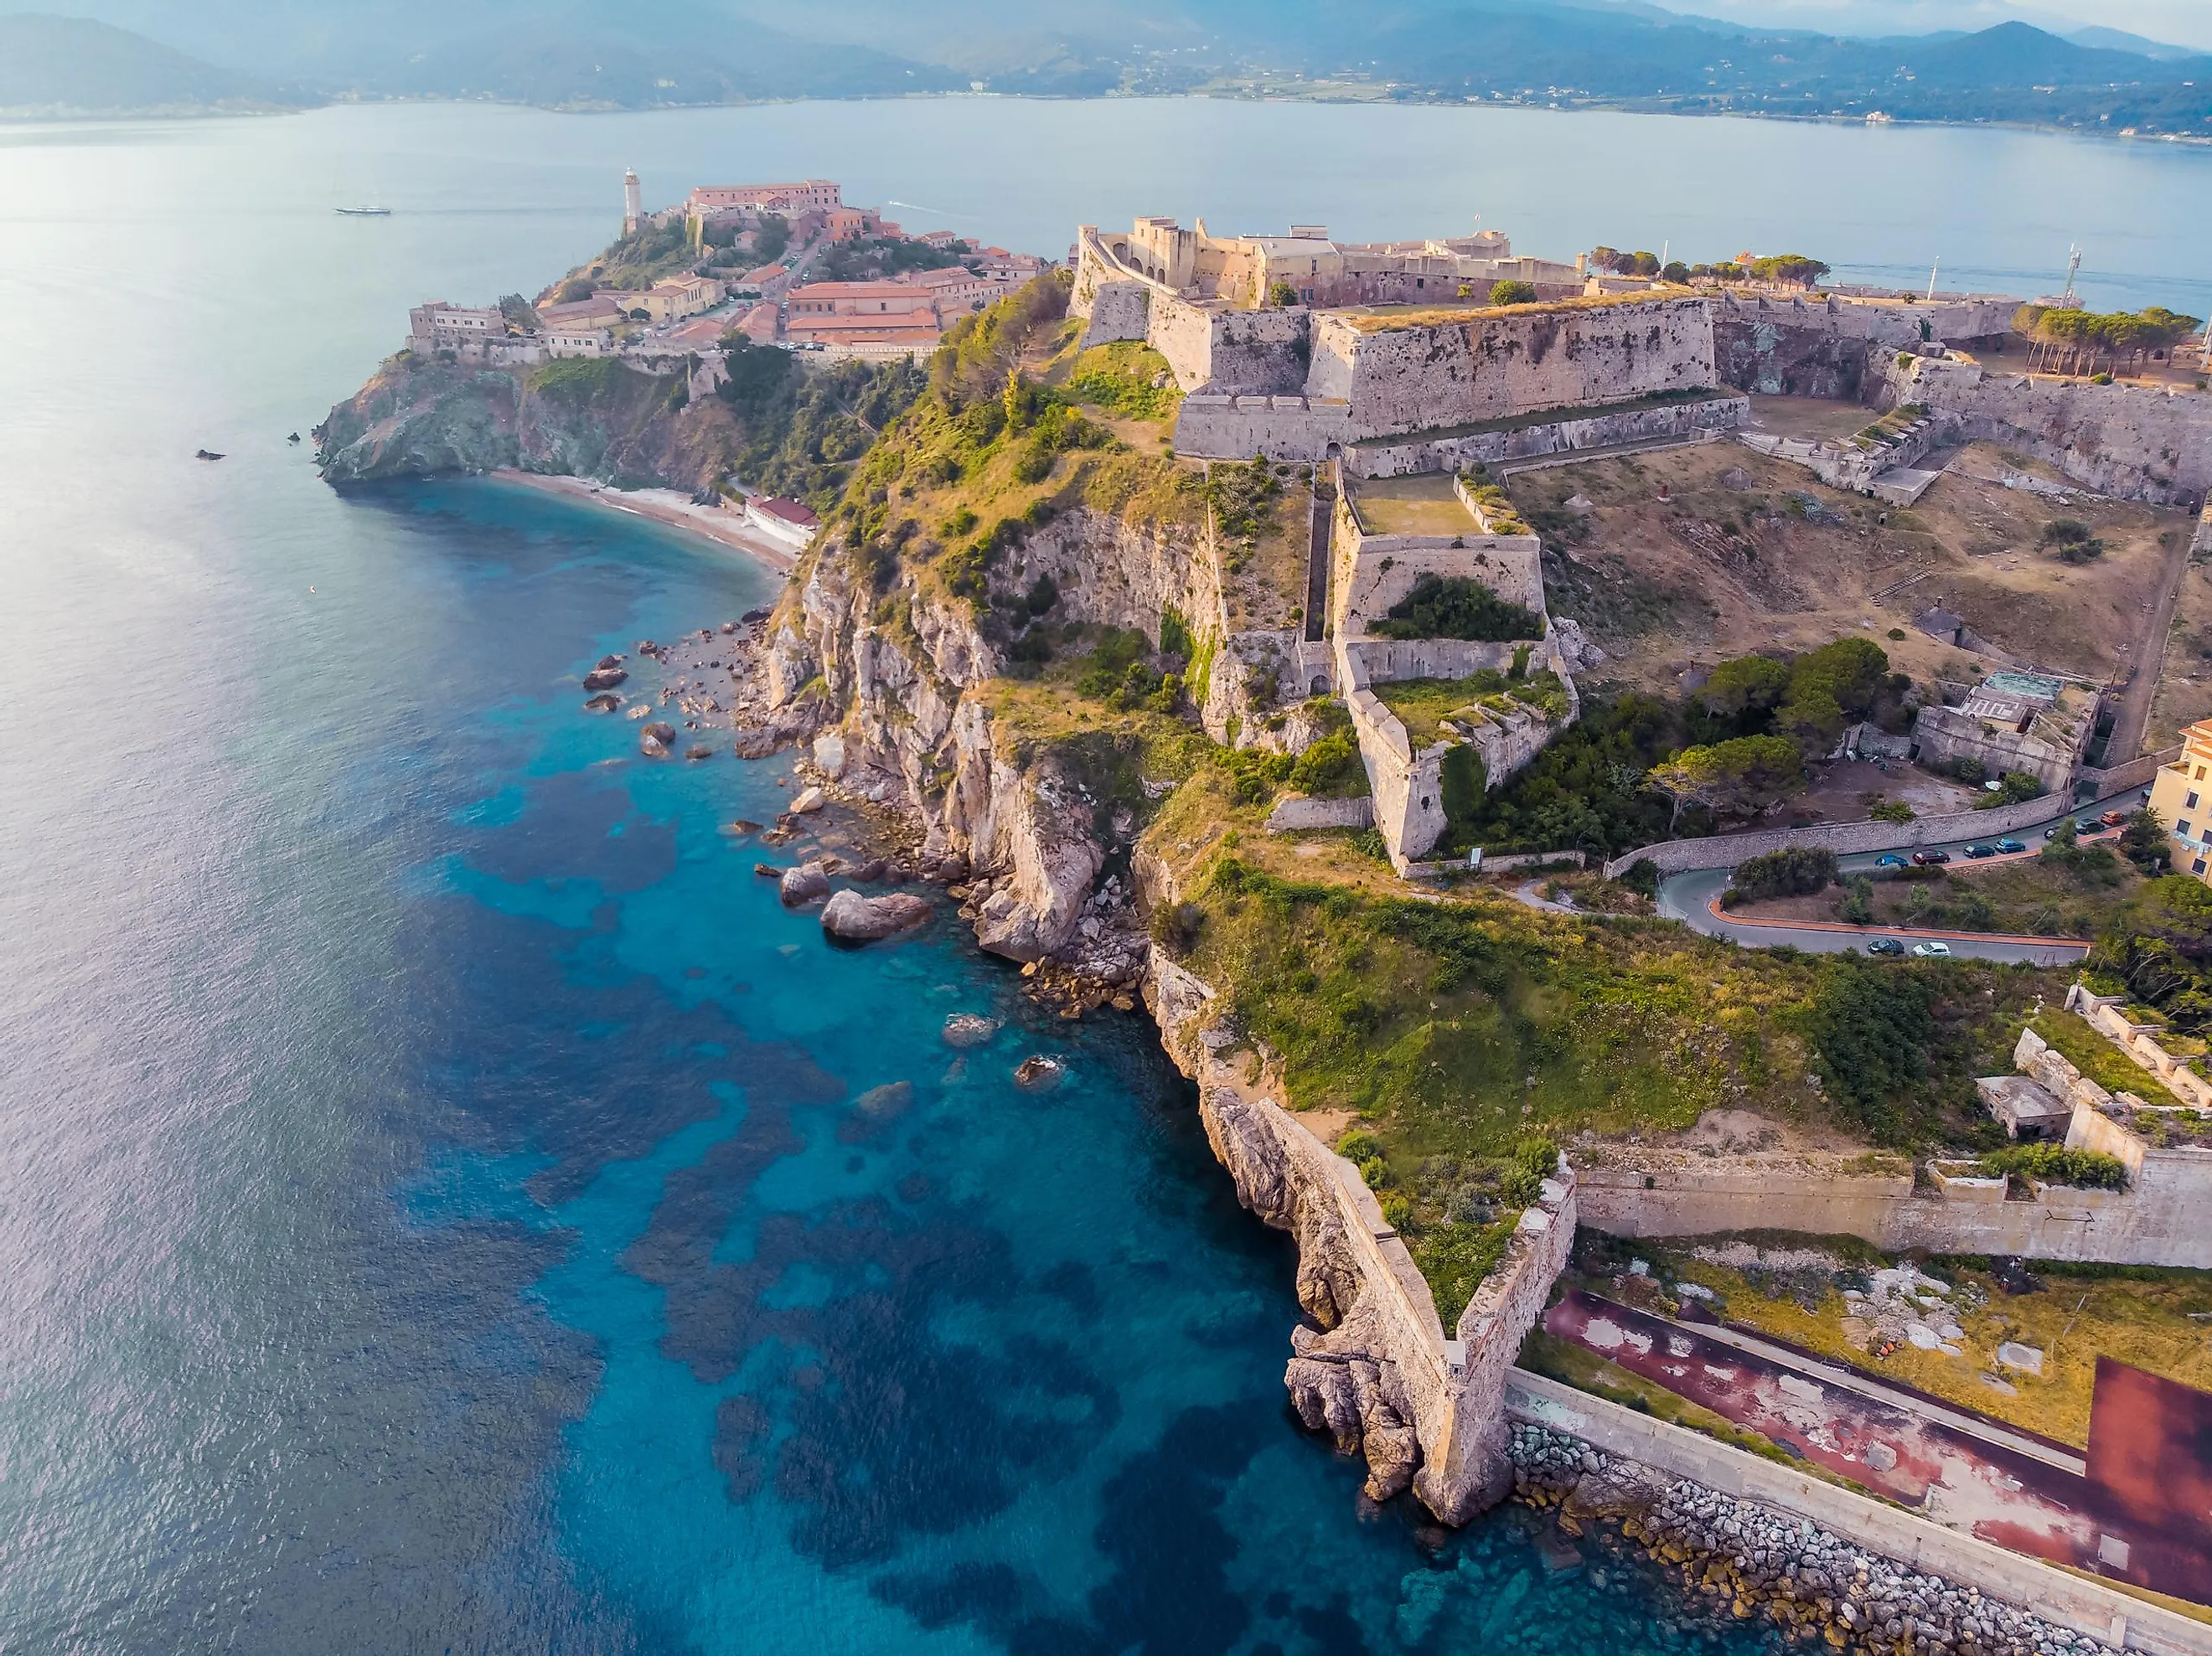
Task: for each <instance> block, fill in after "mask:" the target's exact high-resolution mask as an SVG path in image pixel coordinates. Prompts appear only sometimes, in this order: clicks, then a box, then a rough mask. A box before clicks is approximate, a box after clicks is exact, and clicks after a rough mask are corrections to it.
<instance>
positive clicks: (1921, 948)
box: [1912, 943, 1951, 961]
mask: <svg viewBox="0 0 2212 1656" xmlns="http://www.w3.org/2000/svg"><path fill="white" fill-rule="evenodd" d="M1912 952H1913V953H1914V954H1915V955H1918V956H1919V957H1920V958H1921V959H1922V960H1923V961H1948V960H1949V959H1950V958H1951V945H1950V944H1949V943H1915V944H1913V945H1912Z"/></svg>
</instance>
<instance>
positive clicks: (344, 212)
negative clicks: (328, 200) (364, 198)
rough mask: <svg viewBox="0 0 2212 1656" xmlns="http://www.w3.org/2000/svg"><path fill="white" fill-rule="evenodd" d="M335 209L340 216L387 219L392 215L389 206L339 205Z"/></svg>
mask: <svg viewBox="0 0 2212 1656" xmlns="http://www.w3.org/2000/svg"><path fill="white" fill-rule="evenodd" d="M335 210H336V211H337V214H338V215H339V216H340V217H341V218H349V219H388V218H390V217H391V216H392V209H390V208H389V207H340V208H337V209H335Z"/></svg>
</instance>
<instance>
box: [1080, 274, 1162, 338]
mask: <svg viewBox="0 0 2212 1656" xmlns="http://www.w3.org/2000/svg"><path fill="white" fill-rule="evenodd" d="M1151 310H1152V290H1151V289H1150V288H1147V287H1146V286H1145V284H1144V283H1143V282H1100V283H1099V284H1098V285H1097V287H1096V288H1093V289H1092V290H1091V302H1090V305H1089V306H1088V308H1087V309H1086V310H1085V312H1082V314H1083V315H1085V317H1086V318H1088V320H1087V325H1085V328H1084V330H1083V343H1082V346H1081V349H1084V350H1089V349H1091V347H1092V346H1093V345H1110V344H1112V343H1115V341H1116V340H1122V339H1142V338H1144V337H1146V334H1147V333H1148V332H1149V331H1151V327H1152V316H1151Z"/></svg>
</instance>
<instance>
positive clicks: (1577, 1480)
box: [1511, 1424, 2111, 1656]
mask: <svg viewBox="0 0 2212 1656" xmlns="http://www.w3.org/2000/svg"><path fill="white" fill-rule="evenodd" d="M1511 1453H1512V1457H1513V1465H1514V1496H1515V1498H1516V1500H1519V1501H1525V1502H1527V1503H1528V1505H1530V1506H1534V1507H1556V1508H1558V1509H1559V1524H1560V1526H1561V1527H1562V1528H1564V1529H1565V1530H1567V1531H1568V1532H1569V1533H1571V1534H1577V1535H1579V1534H1581V1533H1583V1531H1584V1530H1585V1528H1586V1527H1588V1526H1592V1525H1595V1524H1601V1523H1605V1522H1608V1521H1612V1522H1617V1523H1618V1524H1619V1525H1620V1533H1621V1534H1622V1535H1623V1536H1624V1537H1626V1538H1627V1539H1629V1540H1631V1541H1634V1542H1638V1543H1639V1544H1642V1545H1643V1546H1644V1548H1645V1549H1646V1550H1649V1551H1650V1553H1651V1555H1652V1556H1654V1557H1656V1558H1657V1559H1658V1560H1660V1561H1661V1562H1662V1563H1665V1564H1668V1565H1669V1566H1673V1567H1676V1568H1680V1571H1681V1573H1682V1579H1683V1581H1684V1583H1685V1585H1686V1586H1687V1587H1688V1588H1689V1590H1690V1591H1691V1592H1695V1593H1700V1594H1704V1595H1706V1596H1708V1597H1711V1598H1715V1599H1717V1600H1719V1601H1721V1602H1722V1603H1723V1604H1724V1605H1725V1607H1726V1608H1727V1610H1728V1611H1729V1612H1730V1613H1731V1614H1732V1615H1733V1616H1734V1617H1735V1618H1736V1619H1737V1620H1739V1621H1749V1620H1751V1619H1753V1618H1754V1617H1759V1618H1763V1619H1765V1620H1766V1621H1769V1622H1771V1623H1774V1624H1775V1625H1776V1626H1777V1627H1778V1628H1781V1629H1785V1630H1786V1631H1787V1632H1788V1633H1789V1635H1790V1636H1791V1637H1793V1638H1796V1639H1799V1640H1811V1639H1814V1638H1817V1639H1819V1640H1820V1641H1823V1642H1824V1643H1826V1644H1827V1645H1828V1646H1829V1647H1832V1648H1833V1649H1836V1650H1839V1651H1857V1652H1862V1653H1866V1656H1949V1653H1957V1656H2110V1653H2111V1647H2109V1646H2107V1645H2105V1644H2102V1643H2100V1642H2099V1641H2097V1640H2094V1639H2092V1638H2089V1637H2087V1636H2086V1635H2082V1634H2079V1633H2076V1632H2074V1631H2072V1630H2071V1629H2066V1628H2062V1627H2058V1626H2057V1625H2055V1624H2053V1623H2050V1622H2047V1621H2045V1620H2044V1619H2043V1618H2042V1617H2039V1616H2035V1615H2033V1614H2032V1613H2031V1612H2029V1611H2025V1610H2022V1609H2021V1608H2020V1607H2019V1606H2017V1605H2015V1604H2008V1603H2006V1602H2004V1601H2003V1600H2002V1599H1999V1598H1993V1597H1991V1596H1990V1595H1989V1594H1986V1593H1984V1592H1981V1591H1980V1590H1979V1589H1978V1588H1976V1587H1972V1586H1957V1585H1956V1584H1954V1583H1953V1582H1949V1581H1946V1580H1942V1579H1941V1578H1939V1577H1936V1576H1933V1575H1929V1574H1924V1573H1923V1572H1920V1571H1917V1570H1912V1569H1909V1568H1905V1566H1903V1565H1900V1564H1898V1563H1896V1562H1893V1561H1892V1560H1890V1559H1887V1558H1884V1557H1882V1556H1880V1555H1879V1554H1877V1553H1873V1552H1869V1550H1866V1549H1865V1548H1863V1547H1861V1546H1858V1545H1857V1544H1854V1543H1851V1542H1849V1541H1844V1540H1842V1539H1839V1538H1837V1537H1835V1536H1832V1535H1830V1534H1828V1533H1827V1532H1825V1531H1823V1530H1822V1529H1820V1527H1819V1526H1817V1525H1815V1524H1814V1523H1813V1522H1812V1521H1811V1520H1808V1519H1804V1518H1800V1517H1796V1516H1795V1515H1793V1514H1791V1513H1784V1512H1780V1511H1777V1510H1776V1509H1775V1508H1773V1507H1765V1506H1762V1505H1759V1503H1757V1502H1754V1501H1740V1500H1737V1499H1736V1498H1735V1497H1734V1496H1732V1495H1723V1494H1721V1493H1720V1492H1719V1491H1717V1490H1714V1489H1706V1488H1705V1487H1704V1486H1703V1485H1701V1484H1699V1483H1693V1482H1692V1481H1691V1480H1689V1479H1687V1478H1678V1477H1670V1476H1669V1475H1668V1474H1667V1473H1664V1472H1659V1471H1653V1470H1652V1469H1651V1468H1650V1467H1648V1466H1644V1465H1639V1464H1638V1463H1637V1462H1635V1461H1632V1460H1629V1459H1625V1458H1623V1457H1621V1456H1618V1455H1608V1454H1604V1453H1601V1452H1599V1451H1598V1450H1595V1449H1594V1448H1592V1447H1589V1445H1588V1444H1585V1443H1582V1442H1579V1441H1577V1440H1576V1439H1574V1438H1571V1437H1568V1436H1566V1435H1564V1434H1562V1433H1559V1432H1554V1431H1551V1430H1549V1429H1547V1428H1544V1427H1541V1426H1536V1425H1532V1424H1521V1425H1516V1427H1515V1428H1514V1429H1513V1434H1512V1446H1511Z"/></svg>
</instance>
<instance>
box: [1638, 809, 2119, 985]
mask: <svg viewBox="0 0 2212 1656" xmlns="http://www.w3.org/2000/svg"><path fill="white" fill-rule="evenodd" d="M2141 800H2142V790H2141V789H2139V788H2130V789H2128V790H2127V791H2126V792H2123V793H2116V794H2112V795H2108V796H2107V797H2106V798H2102V799H2099V800H2095V801H2093V802H2092V803H2090V804H2084V805H2077V806H2076V807H2075V809H2074V810H2072V811H2071V812H2070V813H2068V814H2069V815H2071V816H2074V817H2075V819H2076V820H2077V821H2078V820H2081V819H2084V818H2093V817H2095V816H2097V815H2098V813H2099V812H2100V811H2104V810H2111V809H2113V808H2115V807H2118V808H2122V809H2126V808H2130V807H2132V806H2134V805H2136V804H2139V803H2140V802H2141ZM2057 821H2058V816H2057V813H2055V812H2054V813H2053V814H2052V815H2051V817H2050V818H2049V819H2048V820H2046V821H2045V822H2038V823H2036V824H2034V825H2033V827H2031V828H2016V829H2015V830H2014V831H2013V832H2012V833H2011V834H2008V835H2003V836H2000V835H1997V834H1990V835H1989V836H1988V838H1989V840H1996V839H1998V838H2000V837H2003V838H2009V839H2015V840H2021V841H2023V842H2025V843H2026V844H2027V847H2028V848H2027V850H2026V851H2025V852H2020V853H2018V854H2017V855H2016V856H2012V857H2005V858H1985V859H1983V860H1984V861H1985V862H1997V861H2002V862H2017V861H2020V860H2021V858H2027V857H2033V856H2034V855H2036V854H2037V853H2038V852H2040V851H2041V850H2042V848H2043V831H2044V829H2045V828H2049V827H2050V826H2051V824H2053V823H2055V822H2057ZM2082 837H2083V839H2085V840H2087V839H2091V838H2098V839H2106V838H2109V837H2110V836H2109V835H2108V834H2098V835H2095V836H2091V835H2088V834H2084V835H2083V836H2082ZM1972 843H1973V842H1972V841H1971V840H1950V841H1947V842H1946V843H1944V844H1943V845H1942V846H1940V847H1931V846H1923V847H1911V846H1899V847H1897V848H1896V849H1895V850H1894V851H1893V852H1890V853H1887V854H1901V855H1906V856H1909V855H1911V852H1912V850H1914V849H1941V850H1944V851H1948V852H1951V853H1952V855H1953V857H1954V858H1958V859H1959V860H1960V861H1964V860H1965V859H1964V858H1960V857H1959V853H1960V852H1963V851H1964V850H1965V849H1966V846H1968V845H1969V844H1972ZM1884 854H1886V853H1884V852H1880V851H1868V852H1854V853H1853V854H1851V855H1850V856H1848V857H1841V858H1838V859H1837V863H1838V866H1839V867H1840V868H1841V869H1842V870H1844V872H1845V873H1847V874H1849V873H1857V872H1860V871H1862V870H1867V869H1870V868H1872V867H1874V865H1875V859H1876V858H1880V857H1881V856H1883V855H1884ZM1968 866H1972V864H1968ZM1728 883H1729V870H1726V869H1700V870H1694V871H1692V872H1691V873H1687V874H1677V875H1675V876H1674V877H1673V878H1671V879H1668V880H1665V881H1662V883H1661V884H1660V887H1659V913H1661V914H1662V915H1663V916H1665V917H1666V918H1667V919H1673V920H1680V921H1681V922H1682V923H1683V924H1685V925H1688V926H1690V927H1692V928H1693V929H1694V930H1696V931H1703V932H1705V934H1706V935H1707V936H1709V937H1728V938H1730V939H1732V940H1733V941H1735V942H1736V943H1745V944H1748V945H1750V946H1752V947H1753V948H1762V949H1771V948H1773V947H1775V946H1776V945H1777V944H1780V943H1789V944H1790V945H1792V946H1794V947H1796V948H1798V949H1806V950H1808V951H1812V952H1816V953H1820V954H1828V955H1836V954H1844V953H1846V952H1854V953H1855V952H1857V951H1858V950H1861V949H1864V948H1865V947H1866V943H1867V940H1868V939H1869V938H1870V937H1896V938H1898V939H1899V940H1900V941H1902V942H1904V943H1905V944H1906V945H1907V946H1908V947H1910V946H1911V944H1912V943H1914V942H1916V941H1917V940H1920V939H1923V938H1929V937H1936V938H1941V939H1942V941H1944V942H1945V943H1948V944H1950V946H1951V952H1952V953H1953V954H1954V955H1959V956H1960V957H1962V958H1965V959H1969V960H1984V961H2027V962H2029V963H2031V964H2033V965H2037V966H2063V965H2065V964H2067V963H2069V961H2078V960H2080V959H2081V956H2082V955H2086V954H2087V953H2088V951H2089V945H2088V944H2087V943H2068V942H2063V941H2059V940H2057V939H2051V940H2048V941H2044V940H2032V939H2027V938H2015V937H1991V936H1986V935H1982V934H1976V933H1966V932H1958V931H1911V930H1908V929H1905V928H1901V927H1897V926H1866V927H1858V926H1850V927H1841V926H1837V927H1826V926H1808V925H1775V924H1773V923H1771V922H1768V923H1765V924H1759V923H1757V922H1753V921H1751V920H1747V919H1738V918H1737V917H1735V916H1734V915H1730V914H1723V913H1717V912H1716V911H1715V910H1714V909H1713V908H1712V907H1711V905H1712V903H1713V901H1715V900H1716V899H1717V898H1718V897H1719V895H1721V893H1722V892H1723V891H1724V890H1726V889H1728Z"/></svg>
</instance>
